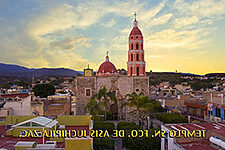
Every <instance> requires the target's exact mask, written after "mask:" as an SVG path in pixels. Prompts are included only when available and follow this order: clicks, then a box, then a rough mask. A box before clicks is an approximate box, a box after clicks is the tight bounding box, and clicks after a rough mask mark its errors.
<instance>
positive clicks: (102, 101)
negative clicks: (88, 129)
mask: <svg viewBox="0 0 225 150" xmlns="http://www.w3.org/2000/svg"><path fill="white" fill-rule="evenodd" d="M94 100H95V102H94ZM109 101H112V102H113V103H114V104H115V105H117V99H116V96H115V94H114V93H113V92H107V89H106V87H103V88H101V89H100V90H99V92H98V93H97V94H96V95H94V96H93V97H92V98H91V99H90V100H89V102H88V103H87V105H88V104H89V105H92V106H93V109H95V107H94V106H97V104H98V107H96V111H97V112H98V113H99V112H100V110H101V107H103V108H104V118H105V121H106V116H107V113H106V111H107V108H108V104H109ZM92 106H87V107H92ZM86 110H89V109H88V108H86V109H85V111H86ZM90 110H91V109H90ZM90 110H89V112H90V113H91V115H93V114H92V113H95V111H94V110H91V111H93V112H91V111H90Z"/></svg>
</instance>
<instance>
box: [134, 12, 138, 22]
mask: <svg viewBox="0 0 225 150" xmlns="http://www.w3.org/2000/svg"><path fill="white" fill-rule="evenodd" d="M136 16H137V13H136V12H135V13H134V18H135V20H136Z"/></svg>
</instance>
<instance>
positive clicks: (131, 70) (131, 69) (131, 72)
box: [130, 67, 133, 76]
mask: <svg viewBox="0 0 225 150" xmlns="http://www.w3.org/2000/svg"><path fill="white" fill-rule="evenodd" d="M132 74H133V68H132V67H130V75H131V76H132Z"/></svg>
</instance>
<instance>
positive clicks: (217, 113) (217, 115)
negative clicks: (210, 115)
mask: <svg viewBox="0 0 225 150" xmlns="http://www.w3.org/2000/svg"><path fill="white" fill-rule="evenodd" d="M216 117H220V109H219V108H216Z"/></svg>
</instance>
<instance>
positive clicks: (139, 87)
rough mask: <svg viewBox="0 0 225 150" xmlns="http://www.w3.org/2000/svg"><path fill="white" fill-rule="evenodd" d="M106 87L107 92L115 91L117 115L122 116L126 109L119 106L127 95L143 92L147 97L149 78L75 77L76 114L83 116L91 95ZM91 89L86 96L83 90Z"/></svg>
mask: <svg viewBox="0 0 225 150" xmlns="http://www.w3.org/2000/svg"><path fill="white" fill-rule="evenodd" d="M103 87H106V89H107V90H108V91H115V92H116V95H117V96H118V98H119V100H118V107H119V108H118V113H119V115H123V114H124V113H126V112H124V111H126V109H122V107H121V104H122V102H123V101H124V100H125V96H126V95H127V94H131V93H133V92H137V93H140V92H143V93H144V94H145V95H149V78H148V77H127V76H113V77H101V76H100V77H84V76H82V77H77V79H76V98H77V101H76V112H77V113H76V114H77V115H84V114H85V113H84V108H85V106H86V104H87V102H88V100H89V99H90V98H91V96H92V95H93V94H96V93H97V92H98V91H99V90H100V89H101V88H103ZM86 89H91V95H90V96H86V95H85V90H86Z"/></svg>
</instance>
